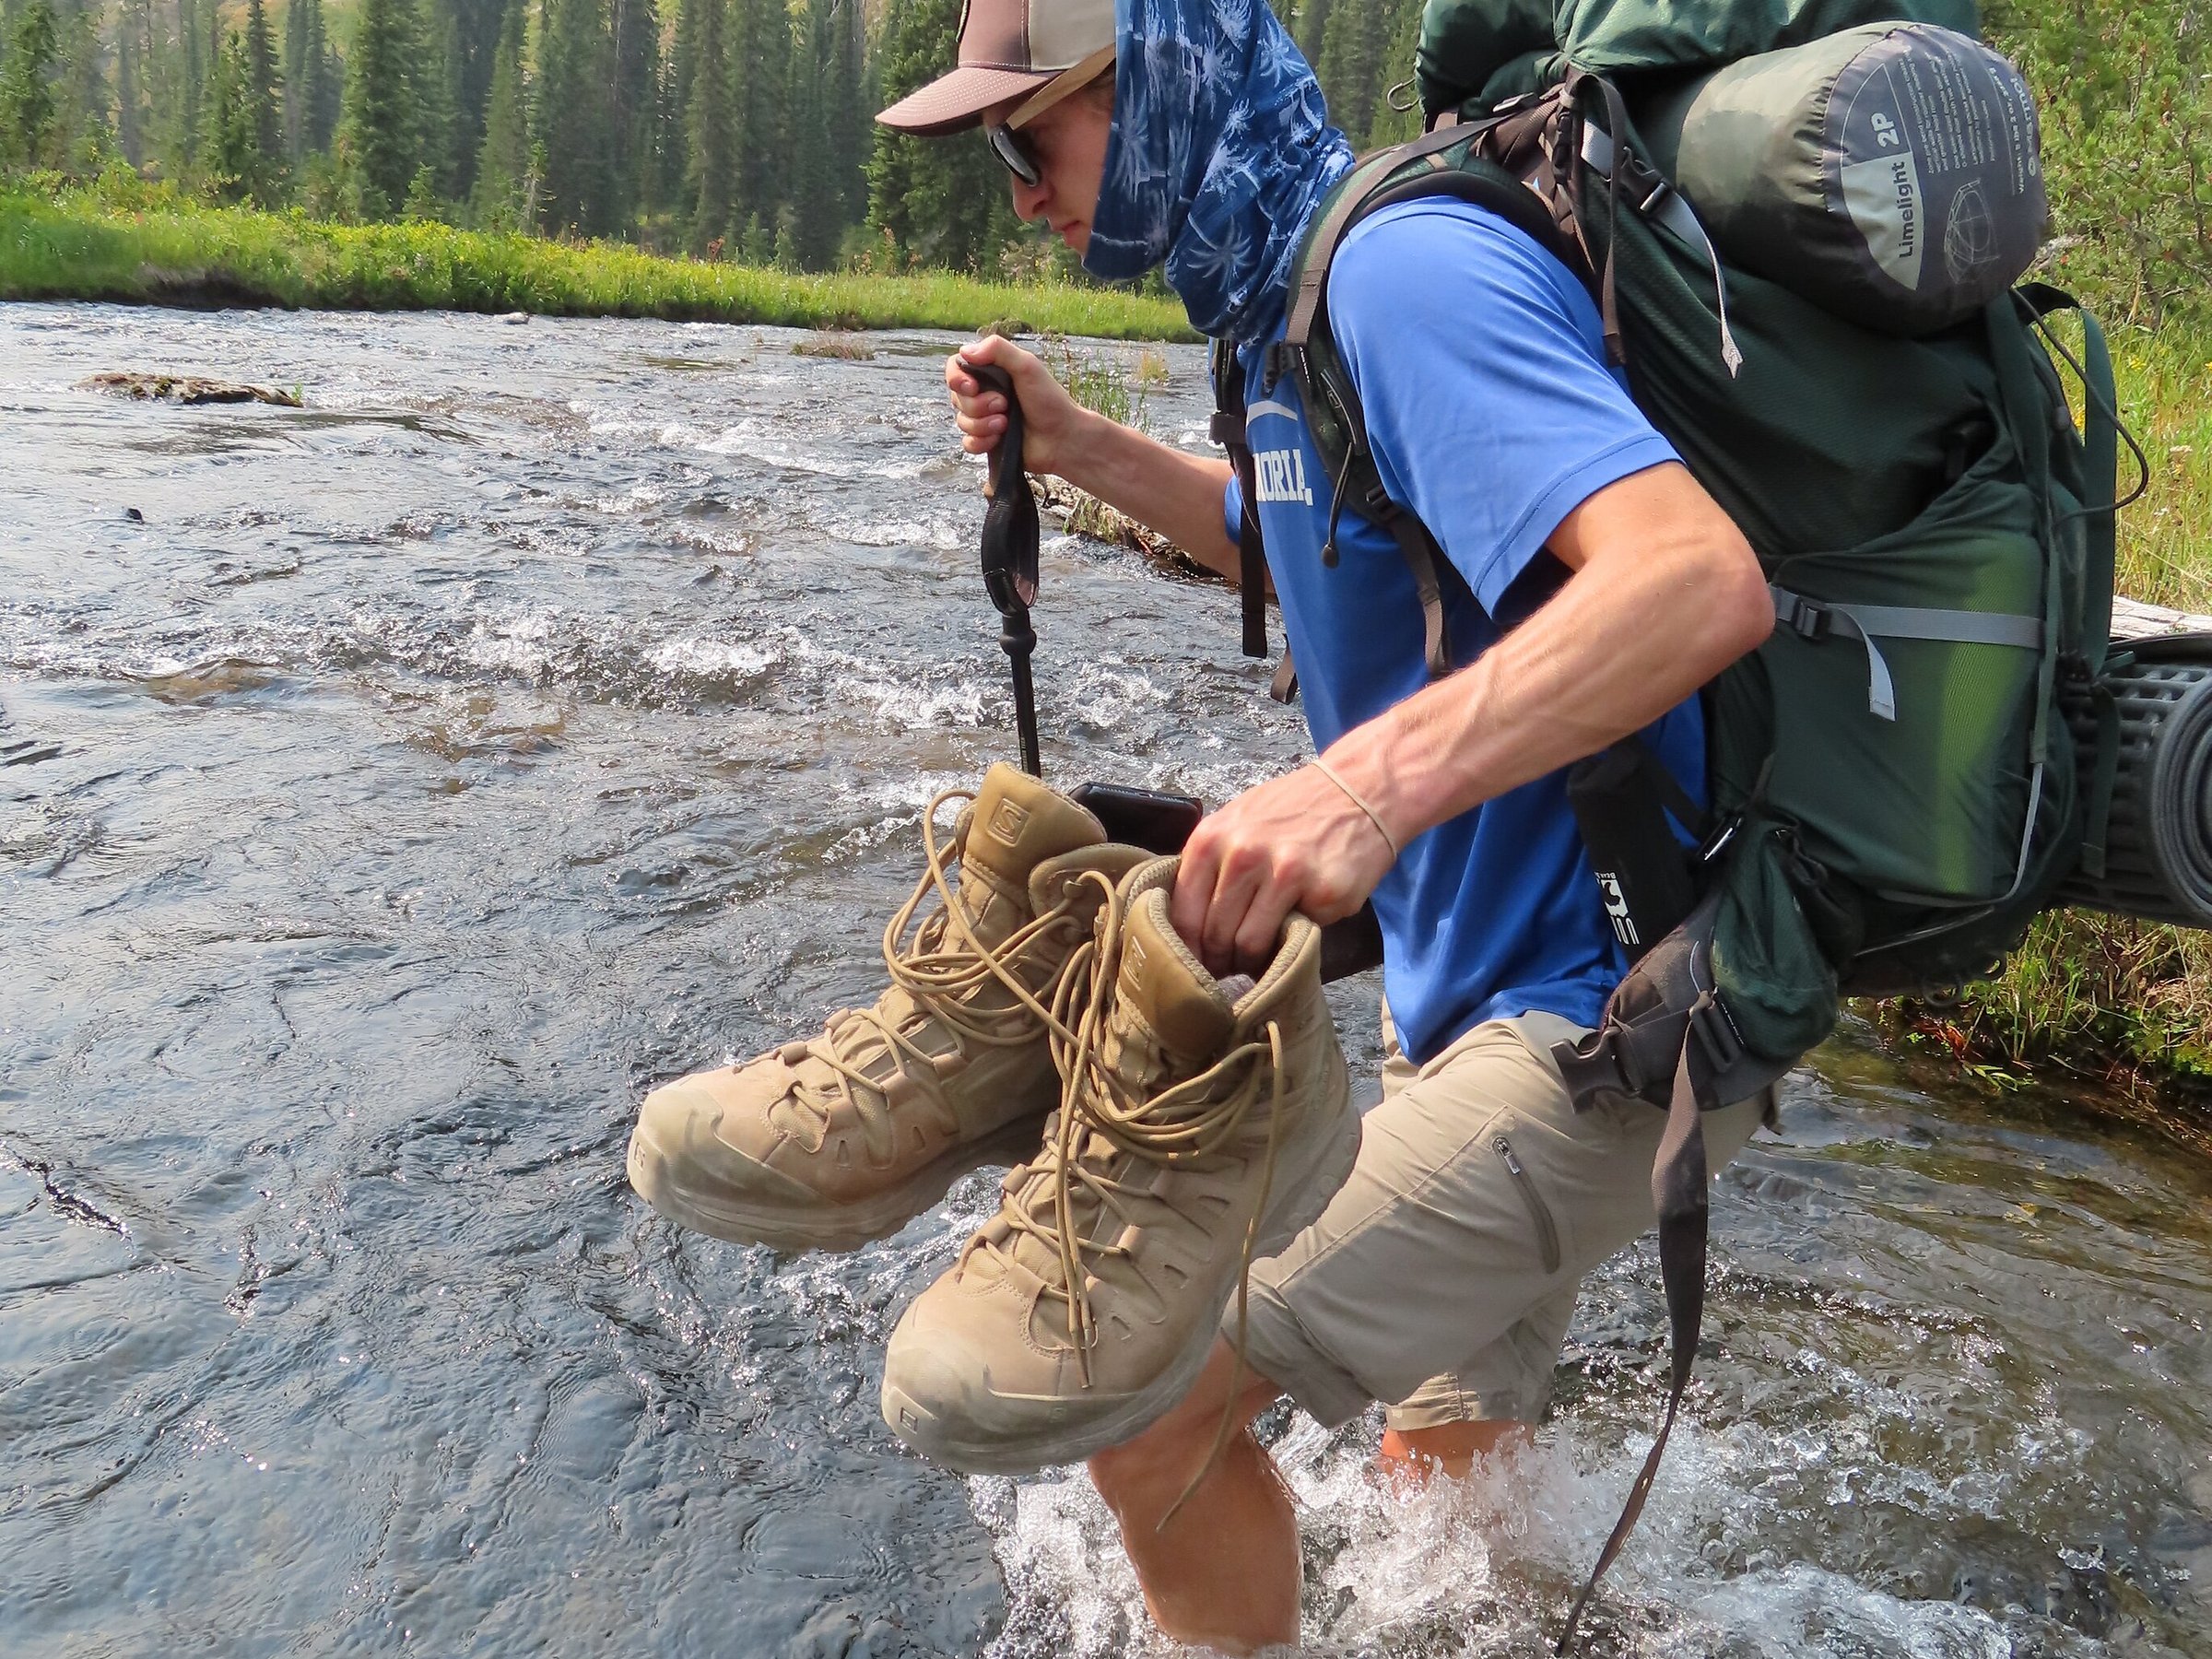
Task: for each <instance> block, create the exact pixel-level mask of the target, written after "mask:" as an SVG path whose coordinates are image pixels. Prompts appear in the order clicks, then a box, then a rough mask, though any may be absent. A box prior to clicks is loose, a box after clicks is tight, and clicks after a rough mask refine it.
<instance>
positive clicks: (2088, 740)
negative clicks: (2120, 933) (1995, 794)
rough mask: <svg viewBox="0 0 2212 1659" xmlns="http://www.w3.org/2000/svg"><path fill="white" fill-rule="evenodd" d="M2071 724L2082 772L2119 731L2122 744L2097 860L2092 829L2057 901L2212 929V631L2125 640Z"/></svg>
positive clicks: (2114, 750) (2072, 712) (2116, 747)
mask: <svg viewBox="0 0 2212 1659" xmlns="http://www.w3.org/2000/svg"><path fill="white" fill-rule="evenodd" d="M2108 710H2109V712H2108ZM2068 720H2069V723H2070V724H2072V726H2073V728H2074V732H2075V735H2076V737H2077V741H2078V743H2079V745H2080V748H2081V755H2082V771H2083V773H2084V775H2085V776H2086V775H2087V774H2088V769H2089V767H2090V765H2091V764H2092V758H2093V757H2094V756H2095V755H2096V754H2097V753H2098V750H2099V747H2100V744H2101V743H2104V742H2106V741H2108V740H2109V737H2110V735H2111V734H2112V728H2113V727H2114V726H2115V725H2116V728H2117V742H2116V743H2113V744H2112V747H2110V749H2109V751H2108V752H2109V753H2110V754H2111V755H2112V758H2113V759H2112V761H2111V762H2108V764H2111V765H2112V782H2111V786H2110V787H2111V796H2112V806H2111V808H2110V811H2109V815H2108V818H2107V822H2106V828H2105V834H2104V839H2103V842H2102V857H2101V861H2100V860H2099V858H2098V857H2097V856H2096V855H2095V853H2094V847H2095V840H2094V834H2093V832H2092V851H2091V852H2090V853H2088V854H2087V855H2085V856H2084V858H2083V860H2082V864H2081V865H2080V867H2078V868H2077V869H2076V871H2075V872H2074V874H2073V875H2072V876H2070V877H2067V879H2066V881H2065V883H2064V884H2063V885H2062V886H2061V887H2060V888H2059V889H2058V894H2057V899H2058V901H2059V902H2060V903H2062V904H2067V905H2078V906H2080V907H2082V908H2084V909H2088V910H2098V911H2106V912H2111V913H2112V914H2114V915H2122V916H2139V917H2142V918H2143V919H2145V920H2146V921H2150V922H2168V923H2171V924H2174V925H2175V926H2178V927H2212V635H2206V634H2181V635H2175V636H2173V637H2171V638H2168V639H2150V640H2140V641H2131V642H2129V643H2128V645H2127V646H2126V648H2125V651H2124V653H2123V652H2119V651H2115V653H2114V656H2113V658H2112V661H2111V662H2109V663H2108V664H2107V665H2106V667H2105V671H2104V675H2103V677H2101V678H2100V680H2099V682H2098V684H2097V687H2096V688H2095V690H2094V691H2093V692H2092V693H2091V694H2090V695H2089V696H2088V697H2086V698H2083V699H2081V700H2078V701H2076V702H2075V703H2074V706H2072V707H2070V708H2069V710H2068ZM2100 728H2101V729H2100ZM2100 862H2101V869H2098V868H2097V866H2098V865H2099V864H2100ZM2092 871H2094V872H2095V873H2092Z"/></svg>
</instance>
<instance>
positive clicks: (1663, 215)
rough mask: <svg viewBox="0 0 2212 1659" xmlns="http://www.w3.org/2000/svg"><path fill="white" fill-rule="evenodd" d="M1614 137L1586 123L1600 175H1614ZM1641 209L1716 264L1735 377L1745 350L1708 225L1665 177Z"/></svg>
mask: <svg viewBox="0 0 2212 1659" xmlns="http://www.w3.org/2000/svg"><path fill="white" fill-rule="evenodd" d="M1613 159H1614V150H1613V140H1612V138H1611V137H1610V136H1609V135H1606V133H1605V132H1604V130H1603V129H1601V128H1598V127H1594V126H1592V125H1591V124H1589V123H1588V122H1584V123H1583V161H1584V162H1585V163H1586V164H1587V165H1588V166H1589V167H1590V169H1591V171H1594V172H1595V173H1596V174H1597V175H1598V176H1599V177H1600V178H1605V179H1610V178H1611V177H1612V176H1613ZM1632 206H1634V207H1635V208H1636V210H1637V212H1639V213H1641V214H1643V215H1645V216H1646V217H1647V218H1655V219H1657V220H1658V221H1659V222H1660V223H1661V224H1663V225H1665V227H1666V228H1667V229H1669V230H1672V231H1673V232H1674V233H1675V234H1676V235H1677V237H1679V238H1680V239H1681V240H1682V241H1683V242H1684V243H1685V244H1686V245H1687V246H1688V247H1691V248H1694V249H1696V250H1698V251H1699V252H1700V253H1703V254H1704V255H1705V262H1706V263H1707V264H1708V265H1712V292H1713V297H1714V299H1715V300H1718V301H1719V303H1720V311H1721V361H1722V362H1723V363H1724V364H1725V365H1726V366H1727V370H1728V374H1729V377H1730V378H1731V379H1733V378H1735V373H1736V371H1738V370H1740V369H1742V368H1743V366H1744V354H1743V352H1742V351H1740V350H1739V349H1737V347H1736V344H1735V335H1734V334H1732V333H1731V332H1730V331H1729V328H1728V278H1727V276H1726V275H1725V273H1724V272H1723V271H1722V269H1721V256H1720V253H1719V252H1718V251H1717V250H1716V249H1715V248H1714V247H1713V245H1712V238H1711V237H1710V236H1708V235H1706V234H1705V227H1704V226H1703V225H1700V223H1698V216H1697V214H1696V213H1695V212H1693V211H1692V210H1691V208H1690V206H1689V203H1688V199H1686V198H1685V197H1684V196H1683V194H1682V193H1681V192H1680V191H1678V190H1677V189H1676V188H1675V187H1674V186H1673V185H1672V184H1669V183H1667V182H1665V180H1662V181H1660V184H1659V188H1658V189H1657V190H1656V191H1654V192H1653V193H1652V194H1650V195H1649V196H1646V197H1645V198H1644V199H1643V200H1642V201H1641V202H1633V203H1632Z"/></svg>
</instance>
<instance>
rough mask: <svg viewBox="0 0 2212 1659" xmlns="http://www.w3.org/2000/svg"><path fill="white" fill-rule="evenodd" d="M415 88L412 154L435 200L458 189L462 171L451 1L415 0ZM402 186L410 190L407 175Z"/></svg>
mask: <svg viewBox="0 0 2212 1659" xmlns="http://www.w3.org/2000/svg"><path fill="white" fill-rule="evenodd" d="M415 8H416V9H415V23H416V29H417V34H416V41H415V63H416V65H418V67H417V71H416V76H415V87H416V96H417V98H418V100H419V101H420V113H419V116H418V119H419V121H420V123H421V125H420V126H419V128H418V130H417V132H416V135H415V157H416V161H417V164H418V166H423V167H428V168H429V170H430V188H431V189H432V190H434V191H435V192H436V193H437V194H438V196H439V197H440V199H441V200H450V199H451V198H452V197H453V195H455V194H458V192H459V188H460V180H461V178H462V175H463V168H462V163H461V153H462V134H461V28H460V23H459V21H458V19H457V18H456V17H455V14H454V10H453V5H452V0H415ZM407 188H408V190H409V191H410V192H412V191H413V190H414V181H413V180H412V179H410V180H409V181H408V184H407ZM415 217H416V218H422V217H424V216H423V215H421V214H420V213H418V214H417V215H416V216H415Z"/></svg>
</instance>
